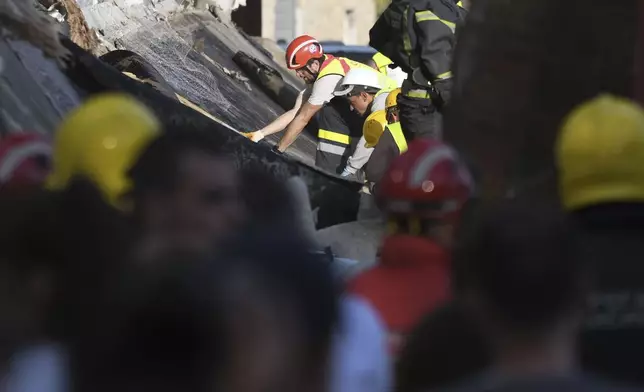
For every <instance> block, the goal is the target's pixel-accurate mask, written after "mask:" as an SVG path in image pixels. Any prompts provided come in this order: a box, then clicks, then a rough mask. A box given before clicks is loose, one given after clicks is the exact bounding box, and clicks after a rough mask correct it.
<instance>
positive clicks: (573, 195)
mask: <svg viewBox="0 0 644 392" xmlns="http://www.w3.org/2000/svg"><path fill="white" fill-rule="evenodd" d="M556 155H557V164H558V169H559V188H560V194H561V201H562V203H563V205H564V207H565V208H566V209H568V210H575V209H580V208H584V207H588V206H591V205H595V204H601V203H611V202H631V201H637V202H644V165H643V162H644V111H643V110H642V108H640V107H639V106H638V105H637V104H635V103H633V102H631V101H629V100H627V99H623V98H618V97H613V96H610V95H602V96H600V97H598V98H595V99H593V100H591V101H589V102H586V103H584V104H582V105H581V106H579V107H578V108H576V109H575V110H573V111H572V112H571V114H570V115H569V116H568V118H567V119H566V120H565V122H564V125H563V127H562V129H561V132H560V134H559V139H558V140H557V144H556Z"/></svg>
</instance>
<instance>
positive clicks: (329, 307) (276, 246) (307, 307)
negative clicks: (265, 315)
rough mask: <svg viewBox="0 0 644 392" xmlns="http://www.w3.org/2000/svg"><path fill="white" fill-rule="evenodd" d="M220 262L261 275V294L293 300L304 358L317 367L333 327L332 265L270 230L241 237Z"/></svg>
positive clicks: (335, 294)
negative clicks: (304, 347)
mask: <svg viewBox="0 0 644 392" xmlns="http://www.w3.org/2000/svg"><path fill="white" fill-rule="evenodd" d="M221 263H223V264H225V265H227V266H228V268H229V270H231V269H232V270H234V269H236V268H242V269H243V270H250V271H252V272H254V273H255V274H256V275H257V276H260V277H261V279H262V281H263V287H262V289H264V290H265V291H266V293H265V295H267V296H270V297H272V298H274V299H275V300H277V301H280V298H284V296H287V297H288V298H289V300H292V301H293V302H292V303H293V304H294V310H295V312H296V313H297V316H298V317H299V319H300V320H301V321H302V324H303V326H304V328H305V331H304V333H305V336H306V340H307V341H308V344H307V350H308V358H309V359H310V362H311V364H312V365H317V366H320V361H321V360H324V358H325V357H326V355H327V354H328V349H329V345H330V342H331V337H332V332H333V329H334V327H335V326H336V324H337V322H338V312H339V311H338V293H339V287H338V285H337V284H336V281H335V280H334V276H333V272H332V266H331V263H329V262H328V261H327V259H326V258H324V257H322V256H318V255H316V254H314V253H312V252H311V251H310V249H309V248H308V244H307V243H306V242H304V241H301V240H300V239H298V238H297V237H294V238H292V239H289V238H288V237H287V236H285V235H283V234H275V233H273V232H272V230H271V229H270V227H264V228H263V229H262V230H256V231H254V232H252V233H248V234H245V235H244V236H243V238H241V240H240V241H239V242H237V243H236V244H234V245H231V246H230V247H229V248H228V251H227V253H226V254H224V255H223V256H222V259H221Z"/></svg>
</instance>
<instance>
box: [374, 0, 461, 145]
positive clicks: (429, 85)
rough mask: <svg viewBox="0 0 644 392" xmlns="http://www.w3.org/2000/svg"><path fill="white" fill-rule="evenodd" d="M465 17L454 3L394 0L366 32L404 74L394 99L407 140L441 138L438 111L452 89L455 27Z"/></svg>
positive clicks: (379, 49)
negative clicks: (395, 99) (402, 81)
mask: <svg viewBox="0 0 644 392" xmlns="http://www.w3.org/2000/svg"><path fill="white" fill-rule="evenodd" d="M465 15H466V11H465V9H464V8H462V7H461V6H459V5H457V4H456V2H454V1H443V0H393V2H392V3H391V4H390V5H389V7H388V8H387V9H386V10H385V11H384V12H383V14H382V15H381V16H380V18H378V20H377V21H376V23H375V25H374V26H373V27H372V29H371V31H370V32H369V34H370V42H369V44H370V45H371V46H372V47H374V48H375V49H377V50H378V51H380V52H381V53H382V54H383V55H385V56H387V57H389V58H390V59H391V60H393V62H394V64H395V65H397V66H399V67H400V68H401V69H402V70H403V71H404V72H406V73H407V75H408V78H407V79H406V80H405V82H404V83H403V86H402V94H401V95H400V96H399V97H398V106H399V109H400V122H401V124H402V128H403V130H404V131H405V136H406V137H407V138H408V140H411V139H412V138H414V137H421V136H428V137H433V138H439V137H440V136H441V135H440V133H441V130H440V128H441V116H440V113H442V112H444V111H445V108H446V107H447V105H448V104H449V101H450V96H451V89H452V72H451V62H452V54H453V52H454V46H455V44H456V37H455V33H456V27H457V25H459V24H460V23H461V22H462V21H463V19H464V18H465Z"/></svg>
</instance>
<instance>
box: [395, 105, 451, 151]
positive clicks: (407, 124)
mask: <svg viewBox="0 0 644 392" xmlns="http://www.w3.org/2000/svg"><path fill="white" fill-rule="evenodd" d="M398 109H399V110H400V126H401V128H402V130H403V133H404V134H405V138H407V141H410V140H414V139H415V138H419V137H430V138H433V139H439V140H440V139H441V138H442V134H443V130H442V127H443V121H442V120H443V119H442V115H441V114H440V112H439V111H438V109H437V108H436V106H434V104H433V103H432V100H431V99H429V98H412V97H407V96H405V95H402V94H401V95H399V96H398Z"/></svg>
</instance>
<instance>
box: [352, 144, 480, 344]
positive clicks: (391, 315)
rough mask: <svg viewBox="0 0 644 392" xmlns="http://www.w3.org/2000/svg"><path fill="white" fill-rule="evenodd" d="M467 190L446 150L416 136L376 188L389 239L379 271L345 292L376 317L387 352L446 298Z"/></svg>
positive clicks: (463, 172) (467, 181)
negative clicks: (385, 335)
mask: <svg viewBox="0 0 644 392" xmlns="http://www.w3.org/2000/svg"><path fill="white" fill-rule="evenodd" d="M473 188H474V184H473V181H472V177H471V175H470V173H469V172H468V170H467V168H466V167H465V165H464V164H463V163H462V162H461V160H460V159H459V157H458V155H457V154H456V152H455V151H454V150H453V149H452V148H451V147H449V146H447V145H445V144H443V143H441V142H438V141H435V140H431V139H420V140H415V141H414V142H412V143H410V145H409V150H408V151H407V153H405V154H403V155H401V156H400V157H398V158H397V159H396V160H394V162H393V164H392V165H391V167H390V168H389V170H388V171H387V174H386V176H385V177H384V178H383V179H382V181H381V183H380V186H379V188H378V189H377V193H376V198H377V199H378V202H379V205H380V207H381V209H382V210H383V211H384V212H385V214H386V216H387V221H388V229H389V235H388V236H387V237H386V238H385V239H384V242H383V244H382V248H381V256H380V263H379V264H378V266H376V267H374V268H373V269H371V270H367V271H365V272H363V273H362V274H360V275H358V276H357V277H356V278H355V279H354V280H352V281H351V282H349V284H348V291H349V292H350V293H352V294H354V295H357V296H360V297H362V298H364V299H366V300H367V302H369V303H370V304H371V305H372V306H373V307H374V308H375V309H376V310H377V311H378V312H379V313H380V317H381V319H382V320H383V322H384V323H385V325H386V326H387V329H388V331H389V343H390V349H391V350H392V353H394V354H395V352H396V351H397V350H398V348H399V347H400V345H401V344H402V343H403V341H404V338H405V336H406V335H407V334H408V333H409V332H410V331H411V330H412V328H413V327H414V326H415V325H416V324H417V323H418V322H419V321H420V320H421V318H422V317H423V316H424V315H425V314H426V313H427V312H429V311H431V310H432V309H434V308H436V307H437V306H439V305H441V304H442V303H443V302H444V301H445V300H446V299H447V298H448V297H449V291H450V269H451V265H450V264H451V263H450V259H449V255H450V250H451V248H452V247H453V244H454V237H455V230H456V228H457V226H458V223H459V221H460V217H461V213H462V210H463V207H464V206H465V204H466V202H467V201H468V200H469V199H470V197H471V196H472V193H473Z"/></svg>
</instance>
